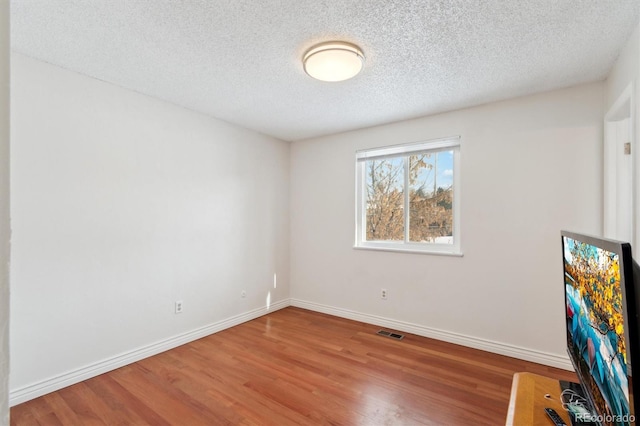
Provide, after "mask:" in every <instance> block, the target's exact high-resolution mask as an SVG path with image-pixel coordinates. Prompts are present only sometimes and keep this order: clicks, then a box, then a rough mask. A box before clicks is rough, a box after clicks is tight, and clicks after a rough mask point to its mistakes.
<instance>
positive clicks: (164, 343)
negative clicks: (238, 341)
mask: <svg viewBox="0 0 640 426" xmlns="http://www.w3.org/2000/svg"><path fill="white" fill-rule="evenodd" d="M287 306H296V307H298V308H303V309H309V310H311V311H316V312H322V313H325V314H329V315H334V316H337V317H341V318H347V319H351V320H354V321H360V322H364V323H368V324H374V325H378V326H381V327H387V328H390V329H392V330H397V331H402V332H405V333H412V334H416V335H418V336H424V337H429V338H432V339H437V340H442V341H445V342H450V343H455V344H458V345H462V346H467V347H471V348H475V349H480V350H483V351H488V352H492V353H497V354H500V355H506V356H510V357H513V358H518V359H523V360H525V361H531V362H536V363H538V364H543V365H548V366H552V367H557V368H562V369H565V370H569V371H573V367H572V366H571V362H570V361H569V358H568V357H563V356H558V355H554V354H549V353H545V352H540V351H535V350H532V349H528V348H521V347H518V346H513V345H507V344H504V343H499V342H493V341H490V340H485V339H480V338H477V337H471V336H466V335H463V334H458V333H452V332H449V331H444V330H438V329H435V328H430V327H425V326H422V325H418V324H412V323H408V322H404V321H398V320H394V319H390V318H384V317H380V316H376V315H370V314H364V313H361V312H356V311H351V310H348V309H342V308H336V307H332V306H327V305H321V304H318V303H313V302H307V301H304V300H299V299H285V300H281V301H279V302H276V303H273V304H272V305H271V306H270V307H269V308H267V307H266V306H265V307H262V308H258V309H254V310H252V311H249V312H246V313H243V314H240V315H236V316H233V317H230V318H227V319H224V320H222V321H218V322H216V323H213V324H210V325H207V326H204V327H201V328H198V329H196V330H191V331H189V332H186V333H183V334H179V335H177V336H173V337H170V338H168V339H165V340H161V341H159V342H156V343H153V344H151V345H147V346H144V347H141V348H138V349H134V350H132V351H129V352H125V353H123V354H120V355H117V356H114V357H111V358H108V359H105V360H103V361H99V362H96V363H94V364H90V365H88V366H85V367H82V368H78V369H76V370H73V371H69V372H67V373H64V374H60V375H58V376H55V377H51V378H49V379H46V380H42V381H40V382H37V383H33V384H31V385H28V386H24V387H22V388H19V389H14V390H11V391H10V392H9V405H10V406H12V407H13V406H14V405H17V404H20V403H22V402H25V401H29V400H31V399H34V398H37V397H39V396H42V395H45V394H47V393H50V392H54V391H56V390H58V389H62V388H64V387H67V386H70V385H73V384H75V383H79V382H81V381H83V380H87V379H90V378H92V377H95V376H98V375H100V374H103V373H106V372H108V371H111V370H115V369H116V368H120V367H123V366H125V365H128V364H131V363H134V362H136V361H140V360H141V359H144V358H148V357H150V356H152V355H156V354H159V353H161V352H164V351H167V350H169V349H173V348H175V347H178V346H181V345H184V344H185V343H189V342H192V341H194V340H197V339H201V338H203V337H206V336H209V335H211V334H214V333H217V332H219V331H222V330H226V329H227V328H231V327H234V326H236V325H239V324H242V323H244V322H247V321H251V320H252V319H255V318H259V317H261V316H263V315H266V314H268V313H269V312H273V311H277V310H280V309H283V308H286V307H287Z"/></svg>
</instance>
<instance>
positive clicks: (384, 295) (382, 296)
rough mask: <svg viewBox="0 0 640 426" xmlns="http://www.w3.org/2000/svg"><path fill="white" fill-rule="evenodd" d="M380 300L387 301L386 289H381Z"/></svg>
mask: <svg viewBox="0 0 640 426" xmlns="http://www.w3.org/2000/svg"><path fill="white" fill-rule="evenodd" d="M380 298H381V299H383V300H387V289H386V288H381V289H380Z"/></svg>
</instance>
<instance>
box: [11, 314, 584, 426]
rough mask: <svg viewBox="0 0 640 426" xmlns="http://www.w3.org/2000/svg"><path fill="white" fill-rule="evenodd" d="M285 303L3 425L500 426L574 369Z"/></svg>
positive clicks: (35, 403) (21, 409) (74, 389)
mask: <svg viewBox="0 0 640 426" xmlns="http://www.w3.org/2000/svg"><path fill="white" fill-rule="evenodd" d="M379 329H380V327H377V326H373V325H369V324H363V323H360V322H355V321H350V320H345V319H342V318H337V317H333V316H329V315H324V314H320V313H316V312H311V311H307V310H304V309H298V308H293V307H289V308H286V309H283V310H280V311H277V312H273V313H271V314H269V315H266V316H264V317H261V318H258V319H256V320H253V321H250V322H247V323H244V324H242V325H239V326H237V327H234V328H231V329H228V330H225V331H222V332H219V333H216V334H214V335H212V336H208V337H206V338H203V339H200V340H197V341H195V342H192V343H189V344H186V345H183V346H181V347H179V348H176V349H173V350H170V351H167V352H164V353H162V354H159V355H156V356H154V357H151V358H147V359H145V360H142V361H139V362H136V363H134V364H131V365H128V366H126V367H123V368H120V369H118V370H114V371H112V372H109V373H106V374H103V375H100V376H98V377H95V378H92V379H89V380H86V381H84V382H82V383H79V384H76V385H73V386H69V387H67V388H65V389H62V390H60V391H57V392H53V393H50V394H48V395H45V396H42V397H40V398H37V399H34V400H32V401H28V402H26V403H24V404H20V405H17V406H15V407H13V408H12V409H11V424H12V425H61V424H62V425H280V426H282V425H317V424H325V425H470V424H474V425H498V424H504V421H505V418H506V414H507V407H508V404H509V393H510V390H511V380H512V376H513V373H515V372H518V371H530V372H534V373H538V374H543V375H547V376H549V377H555V378H559V379H565V380H575V376H574V375H573V373H569V372H566V371H564V370H558V369H554V368H551V367H546V366H542V365H538V364H533V363H529V362H525V361H520V360H516V359H513V358H508V357H504V356H500V355H495V354H490V353H487V352H482V351H478V350H474V349H469V348H465V347H461V346H456V345H453V344H449V343H444V342H440V341H437V340H432V339H427V338H424V337H419V336H415V335H406V337H405V338H404V339H403V340H401V341H395V340H393V339H390V338H387V337H382V336H378V335H376V332H377V331H378V330H379Z"/></svg>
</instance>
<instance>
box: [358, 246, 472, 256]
mask: <svg viewBox="0 0 640 426" xmlns="http://www.w3.org/2000/svg"><path fill="white" fill-rule="evenodd" d="M353 248H354V249H355V250H373V251H388V252H392V253H411V254H428V255H436V256H452V257H463V256H464V254H463V253H462V252H460V251H438V250H412V249H404V248H391V247H366V246H353Z"/></svg>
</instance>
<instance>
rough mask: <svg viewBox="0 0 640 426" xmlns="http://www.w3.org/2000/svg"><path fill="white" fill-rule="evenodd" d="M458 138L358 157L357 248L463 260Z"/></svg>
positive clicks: (405, 146)
mask: <svg viewBox="0 0 640 426" xmlns="http://www.w3.org/2000/svg"><path fill="white" fill-rule="evenodd" d="M459 162H460V138H459V137H452V138H447V139H439V140H435V141H428V142H421V143H414V144H408V145H397V146H391V147H386V148H376V149H370V150H366V151H358V152H357V153H356V167H357V169H356V174H357V208H356V248H370V249H381V250H400V251H419V252H428V253H443V254H457V255H459V254H460V215H459V207H458V206H459V198H460V192H459V181H460V179H459V169H460V166H459Z"/></svg>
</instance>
